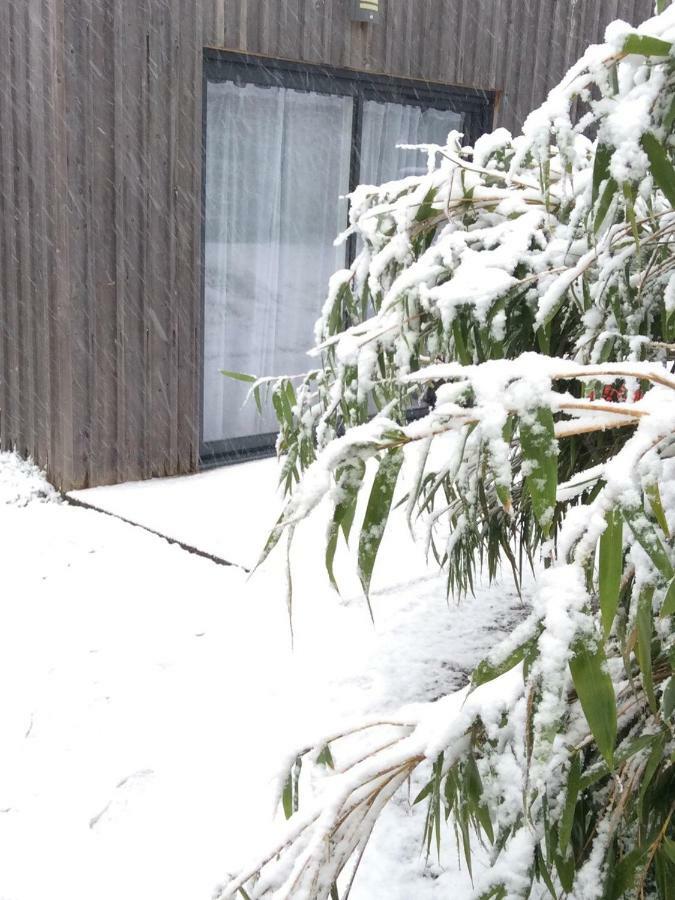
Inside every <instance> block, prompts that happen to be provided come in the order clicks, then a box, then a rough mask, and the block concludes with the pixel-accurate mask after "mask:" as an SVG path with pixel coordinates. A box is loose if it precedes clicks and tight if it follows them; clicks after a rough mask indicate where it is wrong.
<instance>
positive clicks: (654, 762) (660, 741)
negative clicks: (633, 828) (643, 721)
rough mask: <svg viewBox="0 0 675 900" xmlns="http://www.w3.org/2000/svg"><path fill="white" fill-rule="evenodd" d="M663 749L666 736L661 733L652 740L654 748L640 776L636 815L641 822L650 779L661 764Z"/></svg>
mask: <svg viewBox="0 0 675 900" xmlns="http://www.w3.org/2000/svg"><path fill="white" fill-rule="evenodd" d="M665 749H666V736H665V734H663V733H661V734H658V735H657V736H656V737H655V738H654V746H653V747H652V752H651V753H650V754H649V759H648V760H647V765H646V766H645V770H644V772H643V775H642V784H641V785H640V792H639V794H638V815H639V816H640V819H641V820H644V810H645V798H646V796H647V791H648V789H649V785H650V784H651V783H652V779H653V777H654V775H655V774H656V771H657V769H658V768H659V766H660V765H661V762H662V761H663V754H664V751H665Z"/></svg>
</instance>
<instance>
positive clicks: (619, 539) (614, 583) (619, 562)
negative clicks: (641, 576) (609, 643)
mask: <svg viewBox="0 0 675 900" xmlns="http://www.w3.org/2000/svg"><path fill="white" fill-rule="evenodd" d="M605 520H606V522H607V527H606V528H605V530H604V532H603V534H602V537H601V538H600V559H599V570H600V572H599V594H600V613H601V616H602V626H603V630H604V632H605V638H607V637H608V635H609V633H610V631H611V630H612V624H613V623H614V617H615V616H616V611H617V608H618V606H619V590H620V587H621V575H622V572H623V516H622V515H621V511H620V510H618V509H614V510H610V511H609V512H608V513H607V515H606V516H605Z"/></svg>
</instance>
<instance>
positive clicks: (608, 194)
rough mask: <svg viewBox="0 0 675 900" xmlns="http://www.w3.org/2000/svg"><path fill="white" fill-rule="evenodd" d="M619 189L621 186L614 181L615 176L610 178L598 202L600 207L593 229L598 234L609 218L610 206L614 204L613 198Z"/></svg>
mask: <svg viewBox="0 0 675 900" xmlns="http://www.w3.org/2000/svg"><path fill="white" fill-rule="evenodd" d="M618 190H619V186H618V184H617V183H616V181H614V179H613V178H610V179H609V181H608V182H607V184H606V185H605V189H604V191H603V192H602V197H600V203H599V204H598V208H597V210H596V213H595V222H594V225H593V231H594V232H595V234H597V233H598V232H599V231H600V229H601V228H602V224H603V222H604V221H605V219H606V218H607V213H608V212H609V208H610V206H611V205H612V200H613V199H614V197H615V196H616V194H617V192H618Z"/></svg>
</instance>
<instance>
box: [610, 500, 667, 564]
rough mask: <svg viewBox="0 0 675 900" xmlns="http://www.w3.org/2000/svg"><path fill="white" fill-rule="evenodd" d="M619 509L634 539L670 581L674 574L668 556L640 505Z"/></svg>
mask: <svg viewBox="0 0 675 900" xmlns="http://www.w3.org/2000/svg"><path fill="white" fill-rule="evenodd" d="M621 511H622V513H623V516H624V518H625V520H626V521H627V522H628V524H629V526H630V530H631V531H632V532H633V534H634V535H635V539H636V540H637V541H638V542H639V543H640V544H641V545H642V548H643V549H644V551H645V552H646V553H647V555H648V556H649V558H650V559H651V561H652V562H653V563H654V565H655V566H656V568H657V570H658V571H659V572H660V573H661V575H663V577H664V578H665V579H666V580H667V581H670V580H671V579H672V577H673V575H675V572H673V566H672V563H671V562H670V557H669V556H668V553H667V551H666V549H665V547H664V546H663V543H662V541H661V539H660V538H659V536H658V534H657V532H656V529H655V528H654V526H653V524H652V523H651V522H650V521H649V519H648V518H647V516H646V514H645V511H644V509H643V508H642V507H641V506H630V507H627V506H624V507H622V510H621Z"/></svg>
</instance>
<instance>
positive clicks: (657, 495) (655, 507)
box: [645, 482, 670, 540]
mask: <svg viewBox="0 0 675 900" xmlns="http://www.w3.org/2000/svg"><path fill="white" fill-rule="evenodd" d="M645 494H646V496H647V499H648V500H649V505H650V506H651V508H652V512H653V513H654V518H655V519H656V521H657V522H658V523H659V525H660V526H661V531H662V532H663V533H664V535H665V536H666V540H670V529H669V528H668V520H667V519H666V512H665V510H664V508H663V502H662V501H661V492H660V490H659V486H658V484H656V482H654V484H650V485H648V486H647V487H646V488H645Z"/></svg>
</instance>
